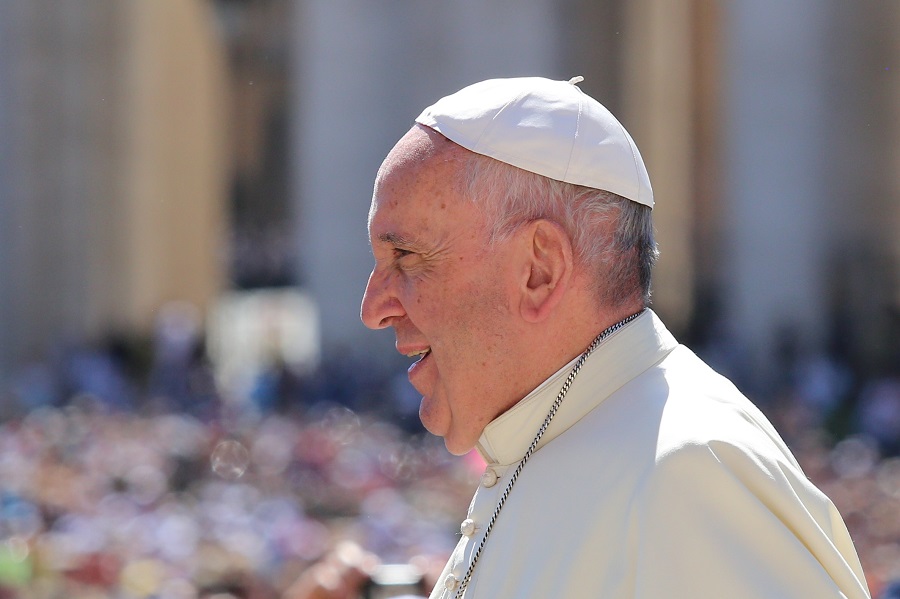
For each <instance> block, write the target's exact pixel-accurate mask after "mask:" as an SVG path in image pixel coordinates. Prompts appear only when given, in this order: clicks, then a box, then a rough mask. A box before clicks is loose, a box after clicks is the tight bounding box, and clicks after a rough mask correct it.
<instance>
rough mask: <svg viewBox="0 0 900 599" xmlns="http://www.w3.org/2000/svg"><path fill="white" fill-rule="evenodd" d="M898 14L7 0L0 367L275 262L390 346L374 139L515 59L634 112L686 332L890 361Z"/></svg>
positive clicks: (899, 165) (355, 326) (761, 362)
mask: <svg viewBox="0 0 900 599" xmlns="http://www.w3.org/2000/svg"><path fill="white" fill-rule="evenodd" d="M898 31H900V5H898V4H897V3H890V2H888V3H885V2H877V1H875V0H862V1H860V2H855V3H853V4H852V6H850V5H848V4H847V3H843V2H841V1H840V0H825V1H817V2H811V1H808V2H801V3H799V4H796V3H795V4H792V5H790V6H786V5H783V4H782V3H780V2H776V1H775V0H760V1H759V2H753V3H745V2H733V1H724V0H723V1H721V2H712V1H706V0H688V1H685V2H668V1H665V0H630V1H627V2H626V1H624V0H556V1H552V0H536V1H534V2H529V3H526V4H523V3H517V2H514V1H512V0H492V1H490V2H484V1H482V0H459V1H457V2H452V3H422V2H419V1H416V0H402V1H399V2H371V1H370V0H294V1H289V0H259V1H257V2H243V1H239V0H215V1H213V0H190V1H180V0H167V1H164V2H162V1H159V2H142V1H141V0H129V1H127V2H116V1H113V0H108V1H103V0H95V1H94V2H89V3H84V5H83V6H81V5H80V6H79V8H78V9H77V10H76V9H74V8H65V7H64V6H62V5H59V4H57V3H53V2H50V1H49V0H42V1H39V2H26V1H24V0H22V1H17V2H11V3H5V4H3V6H2V7H0V45H2V48H0V49H2V50H3V51H2V53H0V78H2V79H0V138H2V140H3V143H0V210H2V211H3V216H2V220H0V352H2V354H0V372H2V371H3V369H4V367H5V368H6V369H7V370H9V368H10V365H12V364H15V363H17V362H18V361H21V360H22V359H23V358H26V357H27V356H28V355H30V353H33V352H35V351H39V350H40V349H46V347H47V346H48V344H50V343H52V342H54V341H57V340H58V339H57V338H58V337H59V336H60V335H62V334H69V333H71V334H72V335H75V336H78V335H81V336H90V335H95V334H101V333H102V332H103V329H104V328H105V327H106V328H108V327H111V326H115V327H126V328H127V327H133V328H136V329H141V328H146V327H147V326H148V322H149V321H150V320H151V319H152V317H153V314H154V311H155V310H156V309H158V306H159V304H160V303H162V302H164V301H166V300H169V299H187V300H190V301H191V302H193V303H196V304H197V305H199V306H201V307H202V308H205V307H207V306H208V305H209V303H210V302H211V301H213V298H214V297H215V296H216V294H217V293H218V292H219V291H220V290H221V289H222V288H224V287H229V286H231V287H243V288H253V287H264V286H281V285H299V286H301V287H303V288H304V289H306V290H307V291H308V292H309V293H310V294H311V295H312V297H313V298H314V299H315V300H316V303H317V305H318V312H319V314H320V315H321V338H322V343H323V352H324V356H325V359H326V360H328V359H330V358H334V357H337V358H340V357H341V356H343V355H347V354H352V355H353V356H355V357H368V358H370V359H373V360H375V361H378V360H381V361H383V362H385V363H386V364H392V365H396V364H397V363H398V362H397V361H396V359H395V358H398V357H396V356H394V354H393V352H392V351H391V350H390V346H391V344H392V343H393V339H392V336H391V335H390V334H386V333H385V334H378V333H372V332H369V331H366V330H365V329H364V328H363V327H362V325H361V324H360V322H359V319H358V309H359V301H360V296H361V294H362V291H363V288H364V285H365V281H366V277H367V274H368V271H369V269H370V268H371V256H370V252H369V248H368V240H367V235H366V228H365V220H366V212H367V209H368V204H369V200H370V197H371V189H372V181H373V179H374V176H375V173H376V171H377V168H378V166H379V164H380V161H381V159H382V158H383V157H384V155H385V154H386V153H387V152H388V151H389V150H390V148H391V146H392V144H393V143H394V142H395V141H396V140H397V139H398V138H399V137H400V136H401V135H402V134H403V133H404V132H405V131H406V130H407V129H408V128H409V126H410V125H411V124H412V122H413V119H414V118H415V116H416V115H417V114H418V112H419V111H420V110H421V109H422V108H424V107H425V106H427V105H428V104H430V103H431V102H433V101H434V100H436V99H437V98H439V97H441V96H443V95H446V94H448V93H452V92H453V91H455V90H457V89H459V88H460V87H462V86H464V85H467V84H469V83H473V82H475V81H477V80H480V79H484V78H489V77H507V76H521V75H543V76H548V77H553V78H557V79H568V78H570V77H572V76H575V75H583V76H584V77H585V81H584V83H582V84H581V87H582V89H584V90H585V91H586V92H588V93H590V94H591V95H593V96H595V97H596V98H598V99H599V100H600V101H601V102H603V103H604V104H605V105H607V106H608V107H609V108H610V109H611V110H612V111H613V112H614V113H615V114H617V115H618V116H619V117H620V118H621V120H622V121H623V123H624V124H625V125H626V127H627V128H628V129H629V130H630V131H631V133H632V135H633V137H634V138H635V140H636V141H637V144H638V146H639V147H640V148H641V151H642V153H643V156H644V159H645V161H646V163H647V165H648V168H649V171H650V175H651V179H652V181H653V185H654V190H655V194H656V197H657V201H658V204H657V208H656V210H655V216H656V222H657V229H658V233H659V235H658V237H659V242H660V245H661V250H662V258H661V260H660V263H659V266H658V269H657V271H656V275H655V284H654V307H655V309H656V310H657V311H658V312H660V313H661V315H662V316H663V318H664V319H665V320H666V321H667V322H669V323H670V325H671V326H672V328H673V329H674V330H675V331H676V332H677V333H678V334H679V335H680V336H681V337H683V338H684V339H686V340H688V341H691V342H693V343H694V344H696V345H698V346H701V347H705V348H707V349H708V351H709V352H710V354H711V355H715V356H719V359H718V362H719V364H718V365H720V366H722V367H723V368H725V369H726V370H729V369H731V370H732V372H730V374H733V375H735V376H737V377H738V378H739V379H743V381H744V382H749V383H750V384H752V385H753V384H755V385H758V386H759V387H760V388H766V387H771V386H772V385H773V384H776V383H777V381H778V379H779V377H782V376H785V373H784V372H783V367H782V366H781V364H783V363H785V361H788V362H789V361H790V359H791V356H794V355H797V354H799V353H816V352H825V351H830V350H835V348H839V349H840V350H841V352H840V353H843V354H844V356H843V357H844V358H846V359H848V360H850V361H852V362H854V363H855V365H857V366H858V367H860V368H863V369H872V370H877V369H883V368H888V367H890V366H891V365H894V366H896V363H897V360H898V347H897V345H898V341H897V339H898V337H900V324H898V308H900V281H898V279H900V235H897V231H900V174H898V173H900V61H898V57H900V35H898ZM226 247H227V249H226ZM4 365H5V366H4Z"/></svg>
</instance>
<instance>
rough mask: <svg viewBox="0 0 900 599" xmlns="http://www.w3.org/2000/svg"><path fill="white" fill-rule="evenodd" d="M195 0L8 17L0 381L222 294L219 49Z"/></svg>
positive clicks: (1, 118) (0, 84)
mask: <svg viewBox="0 0 900 599" xmlns="http://www.w3.org/2000/svg"><path fill="white" fill-rule="evenodd" d="M212 17H213V15H212V12H211V10H210V7H209V6H208V4H207V3H206V2H203V1H200V0H189V1H182V0H164V1H161V2H143V1H140V0H133V1H126V2H118V1H117V2H105V1H96V0H94V1H91V2H85V3H77V4H60V3H57V2H52V1H45V0H39V1H35V2H32V1H30V0H29V1H27V2H19V1H14V2H4V3H3V4H2V6H0V44H2V46H3V48H2V52H0V73H2V80H0V89H2V90H3V92H2V96H0V139H2V143H0V146H2V148H3V149H2V154H0V173H2V175H0V212H2V217H0V374H8V373H9V372H10V371H11V370H12V369H14V368H15V367H17V366H18V365H20V364H21V363H22V362H24V361H28V360H32V359H35V360H39V359H41V358H43V357H44V355H45V354H46V353H48V352H49V351H51V350H52V349H53V348H55V347H57V346H58V345H60V344H66V343H81V342H84V341H96V340H97V339H99V338H102V337H103V336H106V335H108V334H110V333H112V332H119V333H127V332H130V331H148V330H150V328H151V326H152V323H153V321H154V319H155V317H156V314H157V310H158V309H159V308H160V306H161V305H162V304H164V303H165V302H168V301H172V300H186V301H189V302H191V303H193V304H195V305H197V306H198V307H201V308H203V307H206V306H207V305H209V303H210V302H211V301H212V299H213V298H214V297H216V295H217V294H218V293H219V291H220V290H221V288H222V287H223V285H224V277H223V274H224V269H223V267H222V264H221V254H222V251H223V249H224V247H223V246H224V243H223V240H224V228H225V226H226V224H227V218H226V217H227V215H226V210H225V208H226V206H225V204H224V202H223V201H222V199H223V197H224V196H225V184H226V181H227V179H226V172H227V170H228V169H227V161H228V160H229V158H230V152H229V151H228V150H227V147H226V141H227V136H226V134H227V126H226V119H225V116H226V109H227V101H226V99H227V95H226V91H227V90H226V88H225V81H226V79H225V77H226V64H225V56H224V45H223V43H222V41H221V39H220V36H219V35H218V33H217V31H216V27H215V21H214V20H213V18H212Z"/></svg>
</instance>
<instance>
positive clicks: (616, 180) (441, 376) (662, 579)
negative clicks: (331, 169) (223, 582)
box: [362, 78, 869, 599]
mask: <svg viewBox="0 0 900 599" xmlns="http://www.w3.org/2000/svg"><path fill="white" fill-rule="evenodd" d="M579 81H580V78H576V79H573V80H572V81H568V82H566V81H550V80H547V79H542V78H520V79H497V80H490V81H484V82H481V83H477V84H475V85H472V86H469V87H467V88H465V89H463V90H461V91H459V92H457V93H456V94H453V95H450V96H447V97H445V98H443V99H441V100H440V101H438V102H437V103H436V104H434V105H433V106H431V107H429V108H427V109H426V110H425V111H424V112H423V113H422V114H421V115H420V116H419V117H418V119H417V124H416V125H415V126H414V127H413V128H412V129H411V130H410V131H409V132H408V133H407V134H406V135H405V136H404V137H403V138H402V139H401V140H400V141H399V142H398V143H397V145H396V146H395V147H394V148H393V150H391V152H390V154H389V155H388V157H387V158H386V160H385V161H384V164H383V165H382V167H381V169H380V170H379V172H378V177H377V180H376V182H375V192H374V196H373V199H372V205H371V209H370V211H369V235H370V240H371V244H372V250H373V253H374V256H375V268H374V269H373V271H372V274H371V276H370V277H369V282H368V286H367V287H366V291H365V296H364V298H363V302H362V319H363V321H364V323H365V324H366V325H367V326H368V327H370V328H373V329H380V328H386V327H392V328H393V329H394V333H395V335H396V346H397V350H398V351H399V352H401V353H403V354H405V355H407V356H410V357H414V358H416V362H415V363H414V364H413V365H412V366H411V367H410V369H409V379H410V381H411V383H412V384H413V386H414V387H415V388H416V389H417V390H418V391H419V392H420V393H421V394H422V396H423V397H422V403H421V408H420V412H419V413H420V416H421V419H422V422H423V423H424V425H425V427H426V428H427V429H428V430H429V431H431V432H432V433H434V434H436V435H440V436H441V437H443V438H444V441H445V443H446V446H447V449H448V450H449V451H451V452H452V453H454V454H464V453H466V452H468V451H470V450H471V449H472V448H475V449H477V451H478V452H479V453H480V454H481V455H482V457H483V458H484V459H485V461H486V462H487V468H486V470H485V472H484V476H483V477H482V480H481V484H480V485H479V488H478V490H477V491H476V493H475V497H474V499H473V500H472V503H471V505H470V507H469V510H468V514H467V517H466V518H465V520H464V521H463V522H462V524H461V526H460V532H461V538H460V540H459V544H458V545H457V547H456V549H455V551H454V552H453V554H452V556H451V557H450V560H449V562H448V563H447V565H446V567H445V569H444V572H443V574H442V575H441V578H440V581H439V583H438V585H437V586H436V587H435V589H434V591H433V592H432V595H431V597H432V598H438V597H440V598H450V597H466V598H468V599H472V598H485V599H505V598H509V599H513V598H516V599H522V598H540V599H548V598H557V597H598V598H604V599H613V598H635V599H637V598H640V599H661V598H669V599H671V598H684V599H687V598H692V599H696V598H699V597H709V598H716V599H721V598H724V597H727V598H729V599H736V598H748V599H749V598H754V599H760V598H776V597H778V598H788V597H790V598H797V599H800V598H803V599H809V598H813V597H815V598H817V599H822V598H825V597H834V598H838V597H844V598H849V599H856V598H863V597H868V596H869V594H868V590H867V588H866V583H865V579H864V576H863V573H862V570H861V568H860V565H859V560H858V559H857V556H856V553H855V550H854V547H853V544H852V542H851V540H850V537H849V535H848V534H847V530H846V528H845V526H844V524H843V522H842V520H841V517H840V515H839V514H838V512H837V511H836V510H835V508H834V506H833V505H832V504H831V502H830V501H829V500H828V499H827V498H826V497H825V496H824V495H823V494H822V493H821V492H820V491H819V490H818V489H816V488H815V487H814V486H813V485H812V484H810V482H809V481H808V480H807V479H806V477H805V476H804V474H803V472H802V471H801V469H800V467H799V465H798V464H797V462H796V460H795V459H794V457H793V456H792V455H791V453H790V451H789V450H788V448H787V447H786V446H785V444H784V442H783V441H782V440H781V438H780V437H779V436H778V434H777V433H776V432H775V430H774V429H773V428H772V426H771V425H770V424H769V422H768V421H767V420H766V419H765V417H764V416H763V415H762V414H761V413H760V412H759V411H758V410H757V409H756V408H755V407H754V406H753V404H751V403H750V401H748V400H747V399H746V398H745V397H743V396H742V395H741V394H740V393H739V392H738V391H737V390H736V389H735V388H734V386H733V385H732V384H731V383H730V382H729V381H727V380H726V379H724V378H722V377H721V376H719V375H717V374H716V373H715V372H713V371H712V370H711V369H710V368H709V367H708V366H706V365H705V364H704V363H703V362H702V361H701V360H699V359H698V358H697V357H696V356H695V355H694V354H693V353H692V352H691V351H690V350H689V349H687V348H686V347H684V346H682V345H679V344H678V342H677V341H676V340H675V339H674V338H673V337H672V335H671V334H670V333H669V332H668V331H667V330H666V328H665V326H664V325H663V324H662V323H661V322H660V320H659V319H658V318H657V317H656V315H655V314H654V313H653V312H652V311H651V310H650V309H649V308H648V307H647V306H648V302H649V296H650V272H651V268H652V266H653V263H654V261H655V259H656V255H657V249H656V244H655V242H654V239H653V227H652V222H651V208H652V207H653V194H652V191H651V188H650V181H649V178H648V176H647V171H646V169H645V167H644V164H643V162H642V160H641V157H640V154H639V152H638V150H637V148H636V147H635V145H634V142H633V141H632V139H631V137H630V136H629V135H628V133H627V132H626V131H625V129H624V128H623V127H622V125H621V124H620V123H619V122H618V121H617V120H616V119H615V118H614V117H613V116H612V115H611V114H610V113H609V112H608V111H607V110H606V109H605V108H604V107H603V106H601V105H600V104H599V103H598V102H596V101H595V100H593V99H592V98H590V97H589V96H587V95H585V94H584V93H583V92H582V91H581V90H580V89H579V88H578V87H577V83H578V82H579Z"/></svg>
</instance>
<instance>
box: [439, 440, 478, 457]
mask: <svg viewBox="0 0 900 599" xmlns="http://www.w3.org/2000/svg"><path fill="white" fill-rule="evenodd" d="M444 447H446V448H447V451H449V452H450V453H452V454H453V455H458V456H462V455H466V454H467V453H469V452H470V451H472V449H473V448H474V447H475V443H474V442H472V443H469V442H461V441H459V440H456V439H452V438H450V437H449V436H445V437H444Z"/></svg>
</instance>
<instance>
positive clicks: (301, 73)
mask: <svg viewBox="0 0 900 599" xmlns="http://www.w3.org/2000/svg"><path fill="white" fill-rule="evenodd" d="M295 23H296V25H295V31H296V39H297V45H296V47H295V48H294V51H293V56H294V58H295V63H294V67H293V69H294V82H295V83H294V85H295V87H294V93H293V96H294V97H293V102H294V106H295V107H296V120H295V126H294V140H295V141H294V144H295V146H294V155H293V158H292V160H293V169H292V171H293V176H294V184H293V185H294V192H293V193H294V197H295V206H296V207H297V218H298V223H299V225H298V230H299V243H298V248H299V249H298V254H299V257H300V276H299V278H300V281H301V284H302V285H303V286H304V287H305V288H306V289H308V290H309V291H311V293H312V294H313V296H314V297H315V300H316V302H317V303H318V305H319V308H320V311H321V314H322V335H323V342H324V348H325V351H326V352H327V353H329V354H332V355H333V354H335V352H338V351H342V350H347V351H349V352H351V353H352V352H353V351H356V352H357V353H359V352H361V351H365V350H368V349H371V348H372V347H379V348H383V349H384V350H385V351H380V352H379V351H369V352H368V356H369V357H374V358H382V357H383V358H386V359H389V358H390V357H391V356H392V350H391V349H390V347H391V345H392V343H393V335H391V334H389V333H382V334H376V333H369V332H367V331H366V330H365V329H364V327H363V325H362V323H360V321H359V305H360V300H361V297H362V293H363V290H364V288H365V284H366V279H367V277H368V273H369V271H370V270H371V268H372V264H373V262H372V258H371V252H370V249H369V247H368V236H367V232H366V214H367V212H368V207H369V202H370V199H371V194H372V184H373V182H374V178H375V174H376V171H377V170H378V167H379V165H380V163H381V161H382V159H383V158H384V156H385V155H386V154H387V153H388V151H389V150H390V149H391V147H392V146H393V144H394V143H395V142H396V141H397V139H399V138H400V137H401V136H402V135H403V134H404V133H405V132H406V131H407V130H408V129H409V127H411V126H412V124H413V121H414V119H415V117H416V116H417V115H418V114H419V112H420V111H421V110H422V109H423V108H425V106H427V105H429V104H431V103H432V102H434V101H435V100H437V99H438V98H440V97H441V96H444V95H446V94H449V93H452V92H454V91H456V90H457V89H459V88H461V87H463V86H464V85H468V84H470V83H474V82H476V81H479V80H481V79H486V78H489V77H510V76H523V75H544V76H549V77H554V76H555V77H557V78H560V79H562V78H568V77H571V76H572V75H574V73H570V72H569V69H561V68H560V66H559V59H558V52H559V51H558V48H559V46H560V44H559V39H560V36H562V35H564V32H563V31H561V29H560V27H559V25H558V20H557V13H556V10H555V7H554V2H553V1H552V0H539V1H535V2H528V3H520V2H515V1H513V0H504V1H498V2H489V3H486V2H482V1H481V0H463V1H459V2H452V3H451V2H446V3H432V2H428V3H424V2H418V1H416V0H402V1H394V2H372V1H371V0H303V1H298V2H297V4H296V11H295Z"/></svg>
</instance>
